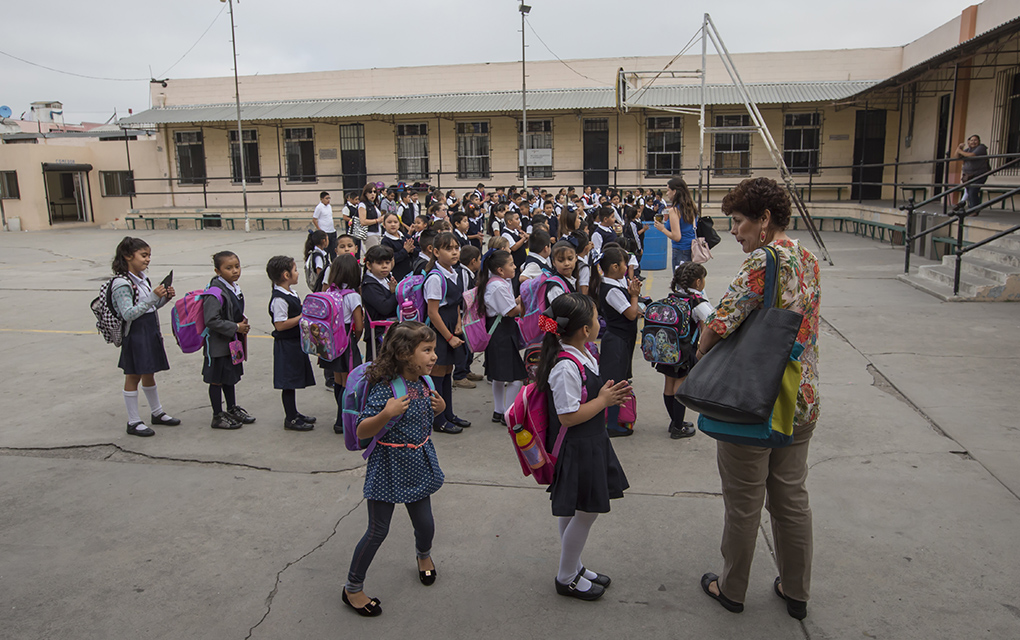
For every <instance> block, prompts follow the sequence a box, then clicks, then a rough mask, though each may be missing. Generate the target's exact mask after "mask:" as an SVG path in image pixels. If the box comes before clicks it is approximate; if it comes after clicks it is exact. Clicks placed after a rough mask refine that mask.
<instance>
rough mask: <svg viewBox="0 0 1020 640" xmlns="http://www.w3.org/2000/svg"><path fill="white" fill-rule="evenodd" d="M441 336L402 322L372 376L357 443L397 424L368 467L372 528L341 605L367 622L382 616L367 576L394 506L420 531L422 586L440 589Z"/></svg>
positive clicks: (357, 550)
mask: <svg viewBox="0 0 1020 640" xmlns="http://www.w3.org/2000/svg"><path fill="white" fill-rule="evenodd" d="M435 339H436V336H435V333H433V331H432V330H431V329H429V328H428V327H426V326H425V325H423V324H421V323H420V322H401V323H399V324H395V325H393V326H392V327H391V328H390V330H389V331H388V332H387V333H386V338H385V340H383V345H382V350H381V351H380V352H379V357H378V358H376V359H375V361H374V362H373V363H372V365H371V366H370V367H369V368H368V372H367V381H368V386H369V392H368V397H367V399H366V401H365V407H364V409H362V411H361V414H360V415H359V416H358V437H359V438H361V439H362V441H363V442H364V441H366V440H370V439H372V438H374V437H375V436H376V435H378V434H379V432H380V431H382V429H383V428H384V427H385V426H386V425H387V424H388V423H389V422H390V421H392V420H396V422H395V423H394V424H393V425H392V426H391V427H390V428H389V430H387V431H386V433H385V434H384V435H383V436H382V437H380V438H379V440H378V442H377V445H378V446H376V447H374V448H373V449H372V453H371V454H370V455H369V457H368V464H367V465H366V467H365V489H364V496H365V500H366V501H367V505H368V528H367V529H366V531H365V535H364V536H362V538H361V540H360V541H359V542H358V545H357V546H356V547H355V549H354V555H353V557H352V558H351V567H350V570H349V571H348V572H347V584H346V585H345V586H344V590H343V594H342V598H341V599H342V600H343V602H344V604H346V605H347V606H348V607H350V608H352V609H354V610H355V611H356V612H358V614H359V615H362V616H377V615H379V614H381V613H382V608H381V607H380V606H379V600H378V599H376V598H369V597H368V596H367V595H365V592H364V586H365V576H366V574H367V573H368V567H369V566H370V565H371V564H372V560H373V559H374V558H375V554H376V552H377V551H378V550H379V546H380V545H381V544H382V543H383V540H385V539H386V534H387V533H388V532H389V528H390V520H391V519H392V517H393V507H394V505H396V504H398V503H401V504H403V505H404V506H405V507H406V508H407V515H409V516H410V517H411V524H412V526H413V527H414V548H415V554H416V556H417V561H418V580H419V581H421V583H422V584H423V585H425V586H430V585H432V584H434V583H435V581H436V577H437V572H436V564H435V562H434V561H433V560H432V538H433V536H434V535H435V530H436V525H435V520H434V518H433V516H432V494H433V493H435V492H436V491H438V490H439V488H440V487H442V486H443V480H444V477H443V470H442V469H440V468H439V459H438V457H436V448H435V446H434V445H433V444H432V441H431V440H430V439H429V435H430V434H429V428H430V427H431V426H432V418H433V416H440V415H442V413H443V410H444V409H445V408H446V405H445V403H444V402H443V399H442V398H441V397H440V396H439V394H438V393H436V392H435V391H432V390H431V389H429V387H428V385H427V383H426V382H425V379H424V376H427V375H430V374H431V373H432V370H433V367H434V365H435V362H436V353H435V346H436V342H435ZM398 377H400V378H402V379H403V382H404V386H405V387H406V389H407V394H406V395H404V396H402V397H399V398H397V397H394V395H393V387H392V386H391V383H390V381H391V380H395V379H396V378H398Z"/></svg>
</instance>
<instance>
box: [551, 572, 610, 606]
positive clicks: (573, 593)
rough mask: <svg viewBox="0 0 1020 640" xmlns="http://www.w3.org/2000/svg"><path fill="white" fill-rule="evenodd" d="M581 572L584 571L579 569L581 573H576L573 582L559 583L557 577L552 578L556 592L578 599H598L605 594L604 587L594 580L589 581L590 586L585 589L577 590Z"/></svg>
mask: <svg viewBox="0 0 1020 640" xmlns="http://www.w3.org/2000/svg"><path fill="white" fill-rule="evenodd" d="M583 573H584V571H581V573H579V574H577V575H576V576H575V577H574V580H573V582H571V583H570V584H561V583H560V581H559V578H556V579H554V580H553V582H555V583H556V593H558V594H560V595H561V596H567V597H569V598H577V599H578V600H598V599H599V598H601V597H602V596H603V595H605V593H606V588H605V587H603V586H601V585H598V584H595V583H594V582H592V583H591V588H589V589H588V590H587V591H578V590H577V583H578V582H579V581H580V580H581V576H582V574H583Z"/></svg>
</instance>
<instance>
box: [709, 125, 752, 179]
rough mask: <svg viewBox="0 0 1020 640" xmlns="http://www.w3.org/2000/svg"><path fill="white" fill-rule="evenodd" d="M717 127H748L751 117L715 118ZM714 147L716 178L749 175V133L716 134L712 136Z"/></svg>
mask: <svg viewBox="0 0 1020 640" xmlns="http://www.w3.org/2000/svg"><path fill="white" fill-rule="evenodd" d="M715 126H717V127H749V126H751V116H749V115H731V116H716V117H715ZM713 142H714V145H715V159H714V162H713V164H714V170H715V175H717V176H747V175H751V134H750V132H747V133H745V132H733V133H728V132H723V131H721V132H717V133H715V135H714V136H713Z"/></svg>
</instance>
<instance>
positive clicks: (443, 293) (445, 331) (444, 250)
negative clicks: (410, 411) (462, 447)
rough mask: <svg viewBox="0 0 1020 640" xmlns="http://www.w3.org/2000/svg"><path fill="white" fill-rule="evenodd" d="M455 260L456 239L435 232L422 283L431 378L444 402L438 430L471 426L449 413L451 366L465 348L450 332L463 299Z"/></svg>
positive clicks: (457, 324) (456, 328) (452, 430)
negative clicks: (432, 357) (432, 348)
mask: <svg viewBox="0 0 1020 640" xmlns="http://www.w3.org/2000/svg"><path fill="white" fill-rule="evenodd" d="M459 259H460V245H458V244H457V238H456V237H454V235H453V234H452V233H447V232H444V233H441V234H439V236H438V237H436V241H435V244H434V246H433V249H432V261H431V262H429V267H428V275H427V276H425V282H424V284H423V285H422V288H423V289H424V292H425V302H426V303H427V304H428V316H429V321H430V322H431V323H432V329H433V331H435V333H436V336H437V337H436V358H437V360H436V366H435V367H434V368H433V372H434V373H433V374H432V379H433V380H435V381H436V388H437V389H438V390H439V393H440V395H441V396H442V397H443V400H444V401H445V402H446V408H445V410H444V411H443V413H441V414H439V415H437V416H436V418H435V420H434V422H433V425H432V428H433V429H434V430H435V431H439V432H442V433H460V432H461V431H463V430H464V428H466V427H470V426H471V423H470V422H468V421H467V420H463V419H461V418H458V417H457V415H456V414H454V412H453V375H452V374H453V368H454V366H456V364H457V363H458V362H460V361H461V359H462V358H463V353H462V352H463V350H464V349H465V345H464V340H463V338H462V337H461V336H459V335H457V334H456V333H454V332H456V331H459V330H460V326H461V317H460V307H461V304H462V302H463V300H464V278H463V276H462V274H459V273H458V272H457V269H456V268H455V267H456V265H457V261H458V260H459Z"/></svg>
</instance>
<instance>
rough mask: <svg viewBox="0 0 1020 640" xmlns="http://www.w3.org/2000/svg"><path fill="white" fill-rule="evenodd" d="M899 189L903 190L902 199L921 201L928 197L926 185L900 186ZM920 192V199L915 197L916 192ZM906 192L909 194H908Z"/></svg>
mask: <svg viewBox="0 0 1020 640" xmlns="http://www.w3.org/2000/svg"><path fill="white" fill-rule="evenodd" d="M900 189H902V190H903V199H904V200H907V201H910V200H913V201H914V202H923V201H925V200H927V199H928V187H908V186H902V187H900ZM918 193H920V194H921V199H920V200H918V199H917V194H918ZM907 194H910V195H909V196H908V195H907Z"/></svg>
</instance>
